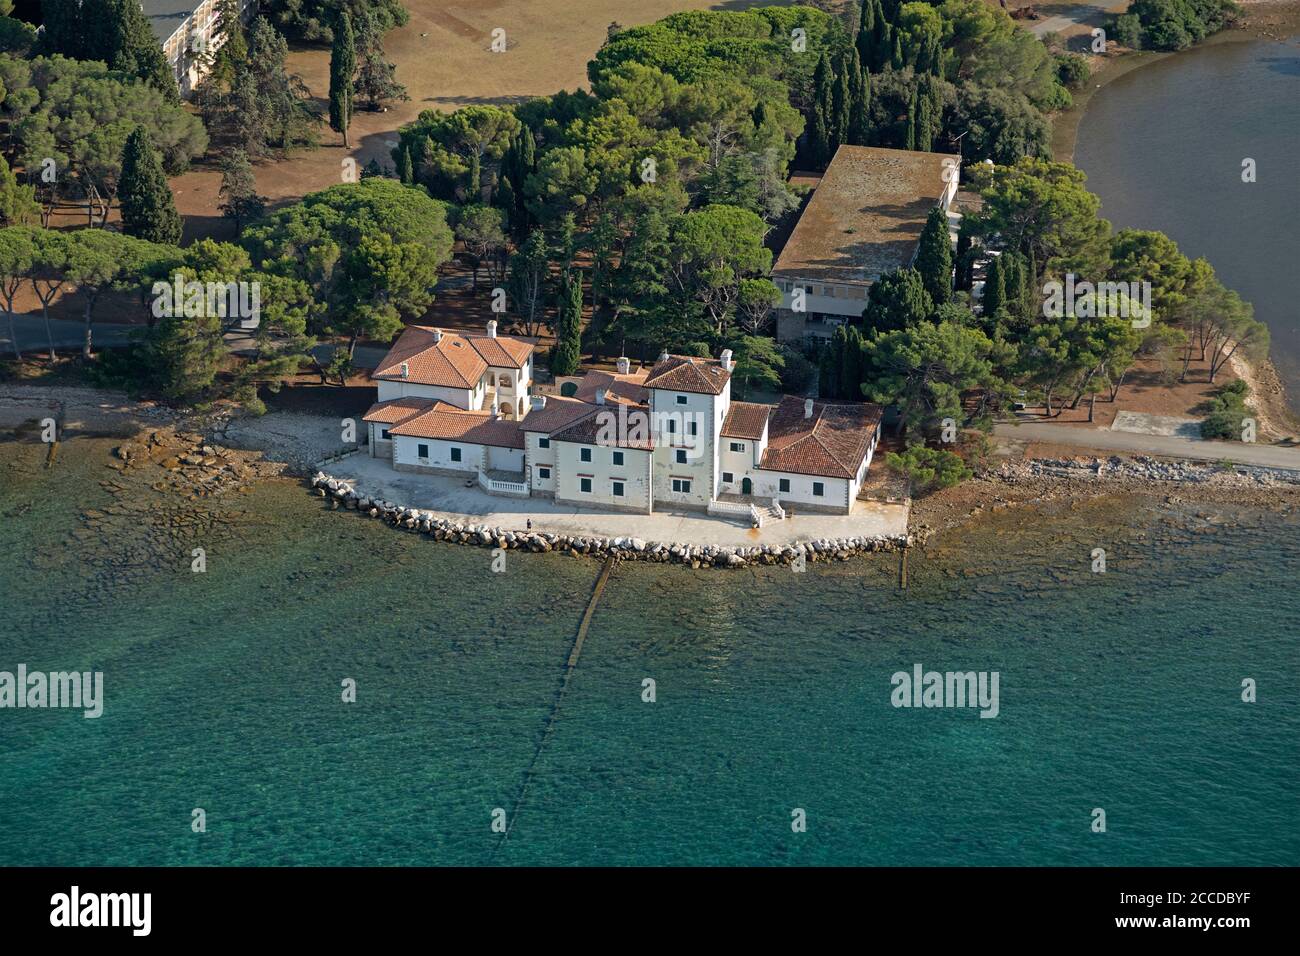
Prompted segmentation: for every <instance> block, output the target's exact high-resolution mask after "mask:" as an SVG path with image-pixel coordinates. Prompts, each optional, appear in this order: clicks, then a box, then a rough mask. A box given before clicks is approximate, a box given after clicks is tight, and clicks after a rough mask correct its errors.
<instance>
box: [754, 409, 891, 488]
mask: <svg viewBox="0 0 1300 956" xmlns="http://www.w3.org/2000/svg"><path fill="white" fill-rule="evenodd" d="M804 402H805V400H804V399H802V398H796V397H794V396H792V395H787V396H786V397H785V398H783V399H782V400H781V404H780V405H778V406H777V407H776V411H774V412H773V413H772V418H771V420H770V422H769V424H768V439H767V450H766V451H765V452H764V453H763V460H762V462H761V463H760V465H759V467H760V468H763V469H764V470H766V471H785V472H789V473H791V474H796V475H816V476H818V477H824V478H853V477H856V476H857V473H858V469H859V468H860V467H861V466H862V462H863V459H865V458H866V457H867V449H869V448H870V447H871V439H872V437H873V436H874V435H875V434H876V431H877V430H878V429H879V428H880V417H881V409H880V406H879V405H871V404H868V403H862V404H857V405H826V404H824V403H821V402H814V403H813V408H812V417H811V418H806V417H805V415H804V412H805V404H804Z"/></svg>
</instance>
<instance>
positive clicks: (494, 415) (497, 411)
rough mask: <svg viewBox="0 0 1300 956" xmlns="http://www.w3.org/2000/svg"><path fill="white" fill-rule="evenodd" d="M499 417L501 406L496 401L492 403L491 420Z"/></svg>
mask: <svg viewBox="0 0 1300 956" xmlns="http://www.w3.org/2000/svg"><path fill="white" fill-rule="evenodd" d="M500 417H501V407H500V406H499V405H497V403H496V402H493V403H492V420H493V421H496V420H497V419H499V418H500Z"/></svg>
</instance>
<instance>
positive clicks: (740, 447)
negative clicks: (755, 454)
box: [731, 441, 745, 451]
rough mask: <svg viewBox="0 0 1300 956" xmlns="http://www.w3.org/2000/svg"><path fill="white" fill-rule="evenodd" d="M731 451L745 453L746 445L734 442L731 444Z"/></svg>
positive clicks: (741, 442)
mask: <svg viewBox="0 0 1300 956" xmlns="http://www.w3.org/2000/svg"><path fill="white" fill-rule="evenodd" d="M731 450H732V451H744V450H745V443H744V442H743V441H733V442H732V443H731Z"/></svg>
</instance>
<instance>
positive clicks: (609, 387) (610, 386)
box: [573, 369, 650, 405]
mask: <svg viewBox="0 0 1300 956" xmlns="http://www.w3.org/2000/svg"><path fill="white" fill-rule="evenodd" d="M649 374H650V373H649V371H647V370H646V369H641V370H640V371H638V372H634V373H631V374H628V375H617V374H615V373H614V372H606V371H603V370H601V369H593V370H592V371H590V372H588V373H587V374H586V375H584V376H583V377H582V381H581V382H579V383H578V390H577V391H576V392H574V394H573V397H574V398H576V399H580V400H581V401H584V402H592V403H594V402H595V401H596V393H597V392H600V391H605V392H608V393H609V395H608V396H607V398H606V401H614V402H622V403H624V404H627V405H643V404H645V402H646V401H648V400H649V398H650V393H649V392H648V391H646V387H645V382H646V378H647V377H648V376H649Z"/></svg>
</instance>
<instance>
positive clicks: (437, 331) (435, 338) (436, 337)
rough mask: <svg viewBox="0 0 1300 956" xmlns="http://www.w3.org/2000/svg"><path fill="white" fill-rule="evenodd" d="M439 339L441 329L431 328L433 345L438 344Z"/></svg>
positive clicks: (440, 338) (440, 337) (440, 339)
mask: <svg viewBox="0 0 1300 956" xmlns="http://www.w3.org/2000/svg"><path fill="white" fill-rule="evenodd" d="M441 341H442V329H434V330H433V344H434V345H437V344H438V343H439V342H441Z"/></svg>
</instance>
